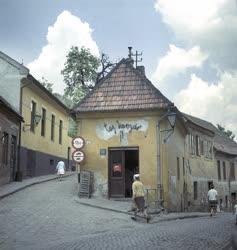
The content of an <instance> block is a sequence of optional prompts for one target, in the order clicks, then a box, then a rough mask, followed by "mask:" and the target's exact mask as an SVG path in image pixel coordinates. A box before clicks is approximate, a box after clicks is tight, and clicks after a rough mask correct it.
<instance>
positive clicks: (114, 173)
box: [108, 147, 139, 198]
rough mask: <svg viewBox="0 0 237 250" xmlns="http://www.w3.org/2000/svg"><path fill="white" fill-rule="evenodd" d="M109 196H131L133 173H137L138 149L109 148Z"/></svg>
mask: <svg viewBox="0 0 237 250" xmlns="http://www.w3.org/2000/svg"><path fill="white" fill-rule="evenodd" d="M108 165H109V198H110V197H111V198H116V197H123V198H124V197H126V198H127V197H132V183H133V175H134V174H136V173H139V149H138V148H137V147H134V148H109V164H108Z"/></svg>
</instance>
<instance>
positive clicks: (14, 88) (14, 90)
mask: <svg viewBox="0 0 237 250" xmlns="http://www.w3.org/2000/svg"><path fill="white" fill-rule="evenodd" d="M25 76H26V74H23V73H21V72H20V69H18V68H16V67H14V66H13V65H12V64H10V63H8V62H7V61H5V60H3V59H2V58H0V96H2V97H3V98H4V99H5V100H7V101H8V102H9V103H10V104H11V105H12V107H14V108H15V110H16V111H18V112H19V111H20V86H21V82H20V80H21V79H22V78H23V77H25Z"/></svg>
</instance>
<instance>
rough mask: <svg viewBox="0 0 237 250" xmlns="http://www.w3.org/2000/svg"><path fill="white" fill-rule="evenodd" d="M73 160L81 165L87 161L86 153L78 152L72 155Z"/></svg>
mask: <svg viewBox="0 0 237 250" xmlns="http://www.w3.org/2000/svg"><path fill="white" fill-rule="evenodd" d="M72 159H73V160H74V161H75V162H77V163H81V162H83V161H84V159H85V153H84V152H83V151H80V150H76V151H74V152H73V153H72Z"/></svg>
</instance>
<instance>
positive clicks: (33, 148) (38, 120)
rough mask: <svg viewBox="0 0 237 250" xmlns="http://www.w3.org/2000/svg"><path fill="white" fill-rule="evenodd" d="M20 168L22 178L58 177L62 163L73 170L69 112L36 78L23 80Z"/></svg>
mask: <svg viewBox="0 0 237 250" xmlns="http://www.w3.org/2000/svg"><path fill="white" fill-rule="evenodd" d="M21 89H22V99H21V107H22V116H23V118H24V121H25V122H24V124H22V130H21V157H20V166H21V171H22V173H23V177H33V176H39V175H45V174H53V173H55V166H56V164H57V162H58V161H59V160H63V161H64V162H65V163H66V167H67V168H68V169H69V168H70V166H71V138H70V137H69V136H68V126H69V124H68V123H69V112H70V110H69V109H68V108H67V107H66V106H65V105H64V104H63V103H62V102H61V101H59V100H58V99H57V98H56V97H55V96H54V95H53V94H52V93H51V92H49V91H48V90H47V89H46V88H45V87H43V86H42V85H41V84H40V83H39V82H38V81H37V80H36V79H35V78H34V77H33V76H31V75H28V76H27V77H26V78H23V79H22V87H21Z"/></svg>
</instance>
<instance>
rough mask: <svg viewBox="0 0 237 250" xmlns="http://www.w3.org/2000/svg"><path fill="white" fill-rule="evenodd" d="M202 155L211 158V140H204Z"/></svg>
mask: <svg viewBox="0 0 237 250" xmlns="http://www.w3.org/2000/svg"><path fill="white" fill-rule="evenodd" d="M203 144H204V147H203V148H204V156H205V157H206V158H208V159H212V142H211V141H206V140H205V141H204V142H203Z"/></svg>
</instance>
